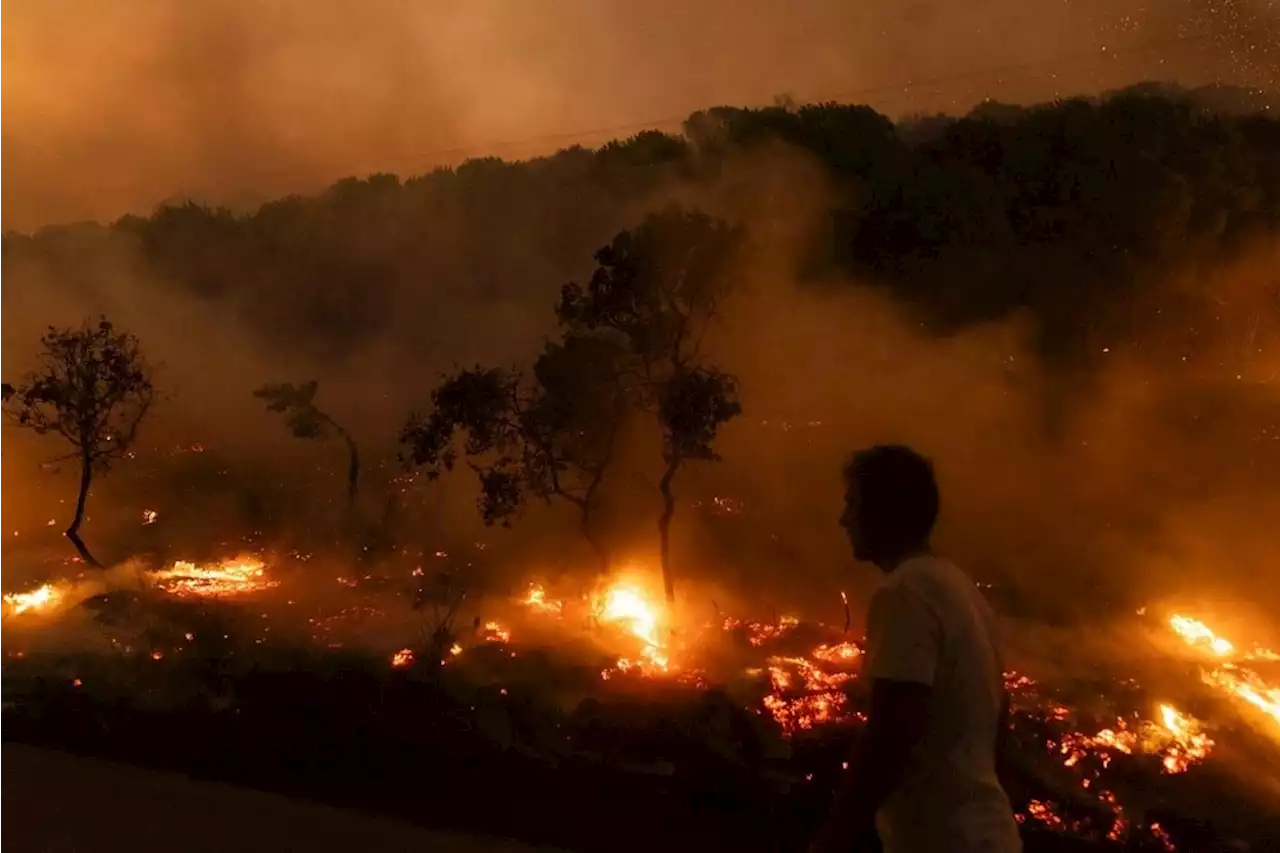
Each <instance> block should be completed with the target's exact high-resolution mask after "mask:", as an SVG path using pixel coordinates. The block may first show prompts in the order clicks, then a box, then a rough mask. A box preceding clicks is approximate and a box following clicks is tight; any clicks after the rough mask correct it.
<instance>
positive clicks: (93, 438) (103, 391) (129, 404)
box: [12, 317, 154, 568]
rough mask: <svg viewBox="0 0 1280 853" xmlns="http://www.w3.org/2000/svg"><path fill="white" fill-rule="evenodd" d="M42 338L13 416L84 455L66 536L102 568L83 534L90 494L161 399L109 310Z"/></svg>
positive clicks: (72, 455)
mask: <svg viewBox="0 0 1280 853" xmlns="http://www.w3.org/2000/svg"><path fill="white" fill-rule="evenodd" d="M40 344H41V353H40V367H39V368H38V369H37V370H36V371H35V372H33V373H32V374H31V375H29V376H28V377H27V378H26V380H25V381H23V382H22V383H21V384H20V385H18V387H17V388H15V389H13V391H12V396H13V397H14V398H15V403H14V409H13V416H14V418H15V420H16V421H17V423H18V425H19V426H23V427H26V428H28V429H32V430H34V431H35V432H37V433H39V434H40V435H47V434H50V433H52V434H55V435H59V436H61V437H62V438H63V439H64V440H66V441H67V442H68V443H69V444H71V446H72V447H73V448H74V451H73V452H72V453H70V454H68V455H67V456H66V457H63V458H65V459H78V460H79V462H80V489H79V492H78V493H77V496H76V509H75V515H74V516H73V517H72V519H71V524H70V526H69V527H67V530H66V536H67V538H68V539H70V540H71V544H72V545H74V546H75V548H76V550H77V551H78V552H79V553H80V556H81V557H82V558H84V561H85V562H86V563H88V564H89V565H91V566H96V567H98V568H101V567H102V564H101V563H99V562H98V561H97V559H95V558H94V556H93V555H92V554H91V553H90V552H89V549H88V548H86V547H85V544H84V541H83V540H82V539H81V538H80V525H81V524H82V523H83V521H84V508H85V502H86V501H87V500H88V497H89V487H90V485H92V483H93V477H94V474H100V473H104V472H105V471H107V469H108V468H110V467H111V464H112V463H113V462H115V461H116V460H117V459H120V458H121V457H123V456H124V455H125V454H126V453H128V452H129V447H130V446H131V445H132V444H133V440H134V438H135V436H136V435H137V433H138V426H139V424H141V423H142V420H143V418H144V417H145V416H146V414H147V412H148V411H149V410H150V408H151V403H152V400H153V399H154V389H153V387H152V384H151V370H150V368H149V367H148V365H147V363H146V360H145V359H144V358H143V356H142V352H141V349H140V347H139V345H138V339H137V338H136V337H134V336H133V335H131V334H129V333H127V332H117V331H116V329H115V327H114V326H113V325H112V324H111V323H110V322H109V321H108V320H107V319H106V318H105V317H103V318H102V319H101V320H100V321H99V322H98V323H97V324H96V325H95V324H88V323H86V324H85V325H83V326H81V327H80V328H78V329H56V328H53V327H50V328H49V330H48V331H47V332H45V334H44V336H43V337H42V338H41V339H40Z"/></svg>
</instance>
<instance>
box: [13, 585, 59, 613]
mask: <svg viewBox="0 0 1280 853" xmlns="http://www.w3.org/2000/svg"><path fill="white" fill-rule="evenodd" d="M61 598H62V591H61V590H59V589H58V588H57V587H55V586H54V585H53V584H49V583H47V584H45V585H44V586H39V587H36V588H35V589H33V590H31V591H30V592H9V593H5V596H4V605H5V607H6V609H8V610H9V611H10V613H11V614H12V615H14V616H17V615H18V614H19V613H26V612H27V611H28V610H30V611H34V612H37V613H39V612H43V611H46V610H48V609H50V608H52V607H53V606H55V605H56V604H57V603H58V601H59V600H61Z"/></svg>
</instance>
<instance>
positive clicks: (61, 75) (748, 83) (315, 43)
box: [3, 0, 1280, 230]
mask: <svg viewBox="0 0 1280 853" xmlns="http://www.w3.org/2000/svg"><path fill="white" fill-rule="evenodd" d="M1149 5H1151V4H1146V3H1143V2H1138V0H1123V2H1108V1H1107V0H1084V2H1069V3H1064V2H1061V1H1060V0H982V2H974V3H965V4H955V3H947V2H878V3H849V2H837V0H796V2H787V3H783V2H774V3H766V2H758V0H757V2H750V3H742V2H729V1H728V0H705V2H698V3H685V2H680V0H655V2H650V3H643V4H636V3H630V2H620V1H619V0H545V2H538V3H526V2H504V0H477V2H470V3H463V4H458V3H449V2H436V0H426V1H425V2H407V0H405V1H404V2H397V0H375V2H370V3H364V4H356V5H353V4H350V3H346V2H341V0H315V1H314V2H305V0H277V2H271V3H267V4H262V3H257V2H252V0H210V2H201V3H174V2H160V1H159V0H119V2H114V3H95V2H87V0H86V1H85V2H67V0H25V2H24V1H23V0H14V2H8V3H6V4H5V9H4V12H5V14H4V29H3V108H4V126H3V150H4V181H3V213H4V219H3V226H4V228H6V229H10V230H12V229H18V230H29V229H33V228H37V227H40V226H42V225H46V224H50V223H54V222H65V221H73V220H81V219H97V220H103V221H105V220H111V219H114V218H116V217H118V216H120V215H122V214H124V213H126V212H134V213H143V214H145V213H148V212H150V210H151V209H152V208H153V207H154V206H155V205H156V204H157V203H159V202H161V201H163V200H166V199H171V198H174V197H194V198H197V199H200V200H203V201H210V202H215V203H223V204H230V205H232V206H233V207H236V208H238V209H246V208H249V207H251V206H252V205H254V204H256V203H258V202H261V201H264V200H267V199H270V198H274V197H276V196H279V195H282V194H286V193H290V192H307V191H313V190H316V189H319V188H320V187H322V186H324V185H327V184H328V183H331V182H332V181H334V180H336V179H339V178H342V177H346V176H349V175H364V174H367V173H370V172H376V171H383V172H395V173H399V174H401V175H410V174H417V173H421V172H423V171H426V170H429V169H430V168H431V167H433V166H436V165H439V164H446V163H455V162H458V161H460V160H461V159H463V158H464V157H466V156H477V155H482V154H490V153H493V154H499V155H501V156H505V157H515V156H528V155H532V154H539V153H546V152H548V151H550V150H554V149H556V148H559V147H562V146H564V145H566V144H568V143H570V142H579V143H583V144H595V143H599V142H601V141H604V140H606V139H609V138H613V137H615V136H625V135H628V134H629V133H631V132H634V131H635V130H637V129H639V128H641V127H660V128H663V129H668V130H671V129H676V128H678V126H679V124H680V122H681V121H682V120H683V119H684V118H685V117H686V116H687V114H688V113H689V112H691V111H693V110H695V109H699V108H702V107H706V106H709V105H714V104H722V103H723V104H733V105H759V104H764V103H768V102H769V101H770V100H771V99H773V98H774V97H775V96H778V95H782V94H789V95H791V96H792V97H794V98H796V99H797V100H802V101H803V100H814V99H828V98H830V99H840V100H854V101H859V102H867V103H869V104H871V105H872V106H874V107H876V108H877V109H879V110H881V111H882V112H885V113H887V114H889V115H891V116H892V115H899V114H902V113H904V112H911V111H917V110H930V111H931V110H939V109H945V110H949V111H951V112H956V111H963V110H967V109H968V108H969V107H970V106H971V105H972V104H973V103H975V102H976V101H979V100H981V99H982V98H985V97H995V98H1000V99H1005V100H1011V101H1033V100H1043V99H1047V98H1051V97H1053V96H1054V95H1055V94H1057V93H1063V94H1077V93H1080V92H1092V91H1097V90H1099V89H1103V88H1109V87H1115V86H1119V85H1123V84H1125V83H1130V82H1133V81H1136V80H1140V79H1148V78H1161V79H1177V80H1178V81H1179V82H1181V83H1184V84H1187V85H1194V84H1199V83H1204V82H1211V81H1226V82H1231V83H1235V84H1242V85H1262V86H1265V85H1273V84H1274V83H1275V82H1276V80H1277V75H1276V57H1277V49H1276V48H1275V45H1276V44H1280V38H1276V37H1274V36H1276V35H1277V34H1278V33H1280V30H1278V29H1277V23H1276V21H1277V12H1276V8H1275V6H1274V4H1273V3H1272V2H1269V0H1245V2H1229V1H1228V0H1220V1H1219V2H1204V0H1181V1H1180V2H1174V3H1161V4H1157V5H1159V7H1160V8H1159V9H1158V10H1152V9H1148V8H1146V7H1147V6H1149ZM801 45H802V47H800V46H801ZM911 81H916V82H915V83H914V84H910V83H911Z"/></svg>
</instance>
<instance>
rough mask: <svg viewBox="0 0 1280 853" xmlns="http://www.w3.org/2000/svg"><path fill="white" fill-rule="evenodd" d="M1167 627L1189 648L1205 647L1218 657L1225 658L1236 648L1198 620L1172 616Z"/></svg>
mask: <svg viewBox="0 0 1280 853" xmlns="http://www.w3.org/2000/svg"><path fill="white" fill-rule="evenodd" d="M1169 627H1171V628H1173V631H1174V633H1175V634H1177V635H1178V636H1179V637H1181V638H1182V639H1183V640H1184V641H1185V642H1186V644H1187V645H1189V646H1205V647H1207V648H1208V649H1209V651H1211V652H1213V654H1215V655H1217V656H1218V657H1220V658H1221V657H1227V656H1228V655H1230V654H1232V653H1233V652H1235V650H1236V647H1235V646H1234V645H1232V644H1231V642H1230V641H1229V640H1227V639H1225V638H1223V637H1219V636H1218V635H1217V634H1215V633H1213V631H1211V630H1209V626H1208V625H1206V624H1204V623H1203V622H1201V621H1200V620H1199V619H1191V618H1189V617H1187V616H1178V615H1177V614H1174V615H1173V616H1171V617H1170V618H1169Z"/></svg>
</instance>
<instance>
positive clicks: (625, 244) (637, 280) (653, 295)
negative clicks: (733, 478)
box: [557, 208, 743, 600]
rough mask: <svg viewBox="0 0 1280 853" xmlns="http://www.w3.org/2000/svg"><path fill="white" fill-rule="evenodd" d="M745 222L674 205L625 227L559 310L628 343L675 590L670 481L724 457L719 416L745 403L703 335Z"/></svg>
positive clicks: (730, 273)
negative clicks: (657, 435)
mask: <svg viewBox="0 0 1280 853" xmlns="http://www.w3.org/2000/svg"><path fill="white" fill-rule="evenodd" d="M742 238H743V232H742V230H741V229H740V228H735V227H731V226H729V225H728V224H726V223H724V222H721V221H719V220H715V219H712V218H711V217H709V216H707V215H705V214H703V213H698V212H690V211H684V210H681V209H679V208H669V209H667V210H665V211H663V212H661V213H657V214H652V215H650V216H648V217H647V218H646V219H645V220H644V221H643V222H642V223H641V224H640V226H639V227H638V228H636V229H635V230H634V231H623V232H622V233H620V234H618V235H617V236H616V237H615V238H614V239H613V242H612V243H610V244H609V245H608V246H605V247H604V248H602V249H600V251H598V252H597V253H596V261H597V262H598V263H599V264H600V266H599V267H598V268H597V269H596V271H595V273H594V274H593V275H592V276H591V280H590V281H589V282H588V283H587V286H586V287H585V288H584V287H581V286H579V285H577V284H574V283H570V284H567V285H565V287H564V288H563V290H562V292H561V298H560V305H559V308H558V311H557V313H558V316H559V319H560V322H561V323H562V325H563V326H564V327H565V328H567V329H568V330H569V332H570V334H572V335H599V336H601V337H602V338H603V339H605V340H612V341H616V342H618V344H619V345H620V346H621V347H623V348H624V350H625V351H626V353H627V356H628V368H627V371H626V373H625V376H626V377H627V378H628V380H629V384H628V388H629V392H630V396H631V399H632V401H633V404H635V405H637V406H639V407H641V408H643V409H645V410H648V411H650V412H653V413H654V414H656V415H657V418H658V422H659V424H660V425H661V428H662V436H663V447H662V455H663V462H664V463H665V466H664V469H663V474H662V478H661V479H660V480H659V483H658V491H659V492H660V494H661V495H662V514H661V516H659V519H658V535H659V543H660V548H661V557H662V578H663V586H664V588H665V591H666V596H667V599H668V600H671V599H673V598H674V597H675V579H674V574H673V572H672V567H671V519H672V517H673V516H674V514H675V507H676V500H675V494H674V492H673V491H672V483H673V481H674V479H675V476H676V474H677V473H678V472H679V470H680V468H681V467H682V466H683V465H684V463H685V462H688V461H693V460H699V459H702V460H711V459H716V458H718V457H717V456H716V455H715V453H714V452H713V450H712V448H711V446H712V443H713V442H714V440H715V436H716V431H717V430H718V428H719V427H720V425H721V424H723V423H725V422H726V421H728V420H730V419H732V418H733V417H735V416H736V415H738V414H739V413H740V412H741V407H740V405H739V404H738V400H737V388H736V382H735V380H734V379H733V377H731V376H729V375H727V374H724V373H721V372H720V371H718V370H716V369H715V368H714V367H711V366H709V365H707V364H706V363H705V353H704V352H703V341H704V338H705V335H706V332H707V329H708V327H709V326H710V325H711V323H712V321H713V320H714V319H715V318H716V315H717V311H718V308H719V306H720V304H721V301H722V300H723V298H724V297H725V296H726V295H727V294H728V292H729V290H730V288H731V287H732V286H733V283H734V277H735V276H734V270H733V268H732V264H733V263H734V260H735V257H736V254H737V251H738V249H739V248H740V246H741V244H742Z"/></svg>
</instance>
